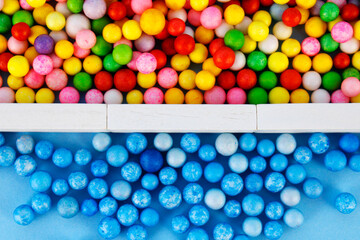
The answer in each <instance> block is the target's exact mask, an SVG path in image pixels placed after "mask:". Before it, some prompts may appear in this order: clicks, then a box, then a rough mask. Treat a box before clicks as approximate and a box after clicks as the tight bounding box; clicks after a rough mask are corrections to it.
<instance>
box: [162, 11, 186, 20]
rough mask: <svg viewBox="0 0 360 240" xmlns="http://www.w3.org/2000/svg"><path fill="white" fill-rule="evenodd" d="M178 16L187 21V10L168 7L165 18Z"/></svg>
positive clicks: (169, 18)
mask: <svg viewBox="0 0 360 240" xmlns="http://www.w3.org/2000/svg"><path fill="white" fill-rule="evenodd" d="M174 18H179V19H181V20H183V21H184V22H186V21H187V12H186V10H185V9H183V8H181V9H179V10H172V9H170V10H169V12H168V14H167V19H168V20H169V21H170V20H171V19H174Z"/></svg>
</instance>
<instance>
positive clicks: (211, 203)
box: [204, 188, 226, 210]
mask: <svg viewBox="0 0 360 240" xmlns="http://www.w3.org/2000/svg"><path fill="white" fill-rule="evenodd" d="M204 202H205V204H206V206H208V207H209V208H210V209H213V210H219V209H221V208H223V207H224V205H225V202H226V197H225V194H224V193H223V191H221V190H220V189H217V188H212V189H210V190H208V191H207V192H206V194H205V199H204Z"/></svg>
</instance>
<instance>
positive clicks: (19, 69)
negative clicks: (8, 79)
mask: <svg viewBox="0 0 360 240" xmlns="http://www.w3.org/2000/svg"><path fill="white" fill-rule="evenodd" d="M7 67H8V70H9V73H10V74H11V75H13V76H15V77H24V76H25V75H26V74H27V73H28V72H29V69H30V65H29V62H28V60H27V59H26V57H24V56H20V55H17V56H13V57H12V58H10V60H9V62H8V65H7Z"/></svg>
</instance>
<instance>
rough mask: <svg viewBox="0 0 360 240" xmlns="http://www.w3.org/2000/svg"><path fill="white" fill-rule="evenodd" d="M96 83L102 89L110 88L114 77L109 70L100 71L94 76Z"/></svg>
mask: <svg viewBox="0 0 360 240" xmlns="http://www.w3.org/2000/svg"><path fill="white" fill-rule="evenodd" d="M94 84H95V87H96V88H97V89H99V90H100V91H104V92H105V91H107V90H110V89H111V88H112V86H113V77H112V75H111V74H110V73H109V72H106V71H100V72H98V73H97V74H96V75H95V77H94Z"/></svg>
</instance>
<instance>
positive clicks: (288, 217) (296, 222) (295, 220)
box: [284, 208, 304, 228]
mask: <svg viewBox="0 0 360 240" xmlns="http://www.w3.org/2000/svg"><path fill="white" fill-rule="evenodd" d="M284 222H285V224H286V225H287V226H289V227H291V228H298V227H300V226H301V225H302V224H303V222H304V215H303V214H302V212H300V211H299V210H297V209H296V208H291V209H288V210H287V211H286V212H285V214H284Z"/></svg>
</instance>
